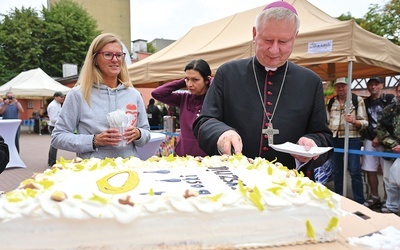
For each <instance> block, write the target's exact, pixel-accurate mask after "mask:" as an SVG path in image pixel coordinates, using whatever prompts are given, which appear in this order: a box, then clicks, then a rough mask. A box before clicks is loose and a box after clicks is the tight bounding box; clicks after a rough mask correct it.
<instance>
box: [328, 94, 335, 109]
mask: <svg viewBox="0 0 400 250" xmlns="http://www.w3.org/2000/svg"><path fill="white" fill-rule="evenodd" d="M335 98H336V96H334V97H332V98H331V99H329V101H328V105H327V106H328V111H329V112H331V108H332V105H333V102H334V101H335Z"/></svg>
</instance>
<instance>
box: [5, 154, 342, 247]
mask: <svg viewBox="0 0 400 250" xmlns="http://www.w3.org/2000/svg"><path fill="white" fill-rule="evenodd" d="M58 165H59V166H60V167H62V169H58V168H52V169H51V170H46V171H45V172H44V173H41V174H37V175H36V176H35V177H34V179H31V180H26V181H24V182H22V183H21V184H20V187H19V188H18V189H16V190H14V191H11V192H9V193H7V194H5V195H3V196H2V197H0V220H1V221H2V223H0V230H1V231H2V232H8V233H10V234H12V233H13V232H14V233H19V234H21V231H22V232H25V233H26V235H25V237H24V241H21V242H19V241H17V242H14V241H13V244H15V246H16V248H19V247H20V248H24V247H25V246H26V247H27V248H28V246H29V244H30V246H37V247H42V246H43V247H46V248H48V247H51V240H49V239H48V237H39V238H40V239H41V240H38V239H37V237H38V236H44V235H47V234H49V235H55V236H57V237H58V238H62V235H63V234H67V233H70V232H72V231H73V232H74V234H73V235H74V237H75V235H76V234H79V235H81V236H82V235H84V236H85V240H84V241H83V243H84V244H83V243H82V241H80V240H79V237H81V236H79V237H77V236H76V238H74V237H72V238H73V239H71V237H70V236H69V237H68V239H65V242H62V240H61V239H59V240H61V241H58V243H56V245H55V246H58V247H59V246H61V245H63V244H65V248H71V247H72V248H74V247H77V246H82V244H83V245H84V246H89V245H90V244H94V243H96V244H97V246H98V244H100V246H113V247H114V246H120V247H127V246H129V247H149V248H151V247H152V246H153V247H154V246H156V245H160V244H164V245H167V246H176V245H179V244H195V245H200V246H202V247H210V246H217V245H220V246H243V245H245V246H246V245H251V244H256V245H262V246H264V245H269V246H274V245H282V244H283V245H287V244H296V243H304V242H319V241H332V240H334V239H335V238H336V235H337V233H338V231H339V228H338V226H333V227H329V226H328V225H329V223H330V222H332V221H336V219H338V218H339V217H340V209H339V208H340V196H338V195H336V194H334V193H332V192H331V191H330V190H328V189H327V188H326V187H325V186H323V185H320V184H316V183H314V182H312V181H311V180H309V179H308V178H307V177H302V176H299V175H298V174H297V176H293V175H296V172H295V171H288V170H287V169H286V168H284V167H282V166H280V165H279V164H277V165H275V164H273V163H271V162H268V161H266V160H264V159H261V158H256V159H254V160H250V159H248V158H246V157H244V156H241V155H236V156H232V157H229V158H228V157H225V156H222V157H221V156H213V157H205V158H202V160H201V161H199V160H198V159H197V158H193V157H185V158H183V157H162V158H150V159H149V160H147V161H140V159H138V158H130V159H122V158H116V159H114V160H110V159H106V160H100V159H89V160H84V161H83V162H81V163H72V162H71V161H63V162H61V163H60V164H58ZM129 171H131V173H137V174H138V177H139V180H138V183H137V186H136V187H134V188H133V189H132V190H129V191H125V190H124V192H120V193H116V194H107V193H104V192H102V191H101V189H100V188H99V186H98V185H97V183H98V181H99V180H101V179H105V177H106V176H107V175H110V174H113V173H114V174H115V173H119V172H122V173H121V174H118V175H116V176H114V177H110V178H109V179H108V183H109V184H111V186H113V187H116V188H120V189H121V187H122V186H124V183H125V182H126V181H127V179H128V177H129V174H128V172H129ZM164 172H168V173H164ZM131 176H134V174H132V175H131ZM132 178H133V179H134V177H132ZM238 180H240V182H241V183H243V184H244V185H245V186H244V188H243V189H241V188H239V186H240V184H239V181H238ZM132 183H134V180H133V181H132V179H131V181H128V182H127V183H126V184H125V185H126V186H128V185H129V184H132ZM229 183H230V185H229ZM32 184H33V185H34V186H35V187H36V188H38V189H31V188H26V187H28V186H32ZM46 185H47V187H46ZM100 186H103V187H104V183H103V185H102V184H100ZM242 187H243V186H242ZM56 191H59V192H62V193H64V194H65V195H66V197H67V198H66V199H64V200H62V201H54V200H52V199H51V196H52V195H53V193H54V192H56ZM185 191H188V192H189V193H194V192H196V193H198V195H197V196H196V197H194V196H193V197H188V198H185V197H184V193H185ZM153 193H154V194H153ZM128 196H129V201H130V202H132V203H133V204H134V205H133V206H131V205H123V204H121V203H120V201H119V200H120V199H126V198H127V197H128ZM27 222H29V223H27ZM67 225H68V226H67ZM99 225H101V226H102V227H106V228H107V229H105V230H104V232H103V231H102V230H98V227H99ZM118 225H119V226H118ZM334 225H336V224H335V223H334ZM307 226H308V228H309V229H308V230H307ZM327 228H329V229H327ZM120 229H121V230H122V231H126V230H127V231H129V235H136V236H138V237H134V239H131V240H130V241H129V240H127V239H125V238H123V235H124V234H121V233H120V232H121V230H120ZM13 230H14V231H13ZM113 230H116V231H115V232H114V231H113ZM33 232H36V233H37V235H35V234H34V233H33ZM139 235H140V237H139ZM182 235H185V238H182ZM112 239H114V241H111V240H112ZM7 241H8V243H9V241H10V239H8V238H7V234H0V247H1V246H2V245H1V244H4V242H6V243H7ZM92 241H93V243H90V242H92ZM62 243H63V244H62ZM85 244H89V245H85ZM121 244H122V245H121ZM63 246H64V245H63Z"/></svg>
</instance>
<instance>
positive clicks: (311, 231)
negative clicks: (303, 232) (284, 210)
mask: <svg viewBox="0 0 400 250" xmlns="http://www.w3.org/2000/svg"><path fill="white" fill-rule="evenodd" d="M306 228H307V236H308V237H309V238H311V239H313V240H315V232H314V228H313V226H312V225H311V222H310V221H309V220H307V221H306Z"/></svg>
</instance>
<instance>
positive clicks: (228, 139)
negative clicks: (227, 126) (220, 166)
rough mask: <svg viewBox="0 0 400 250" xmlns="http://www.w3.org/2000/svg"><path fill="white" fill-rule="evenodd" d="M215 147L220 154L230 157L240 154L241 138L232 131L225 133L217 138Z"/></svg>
mask: <svg viewBox="0 0 400 250" xmlns="http://www.w3.org/2000/svg"><path fill="white" fill-rule="evenodd" d="M217 147H218V151H219V152H220V154H227V155H231V154H232V153H235V154H239V153H242V149H243V143H242V138H240V135H239V134H238V133H237V132H236V131H234V130H228V131H225V132H224V133H222V135H221V136H220V137H219V139H218V142H217Z"/></svg>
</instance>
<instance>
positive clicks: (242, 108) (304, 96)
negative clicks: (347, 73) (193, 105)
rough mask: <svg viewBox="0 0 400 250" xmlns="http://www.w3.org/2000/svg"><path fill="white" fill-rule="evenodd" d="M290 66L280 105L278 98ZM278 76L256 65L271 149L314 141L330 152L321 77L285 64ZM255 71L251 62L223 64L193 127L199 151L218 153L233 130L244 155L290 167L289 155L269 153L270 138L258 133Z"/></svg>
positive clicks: (260, 119) (262, 124)
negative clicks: (273, 131)
mask: <svg viewBox="0 0 400 250" xmlns="http://www.w3.org/2000/svg"><path fill="white" fill-rule="evenodd" d="M286 64H288V65H287V66H288V68H287V74H286V78H285V81H284V83H283V84H284V85H283V88H282V92H281V96H280V99H279V102H278V103H277V98H278V95H279V92H280V89H281V85H282V80H283V77H284V74H285V69H286ZM286 64H284V65H283V66H281V67H279V68H278V69H277V70H276V71H268V72H267V71H266V70H265V68H264V67H263V66H262V65H261V64H260V63H259V62H258V61H257V59H255V60H254V68H255V72H256V75H257V79H258V84H259V89H260V92H261V98H262V99H263V104H264V105H265V108H266V111H267V113H268V115H269V117H271V115H272V114H273V111H274V107H275V106H276V105H277V107H276V110H275V113H274V115H273V117H272V124H273V127H274V129H278V130H279V134H277V135H274V136H273V140H274V144H281V143H284V142H292V143H297V141H298V140H299V139H300V137H302V136H305V137H308V138H311V139H313V140H314V141H315V142H316V144H317V145H318V146H321V147H328V146H329V147H330V146H332V144H331V138H332V133H331V131H330V129H329V128H328V124H327V116H326V109H325V103H324V94H323V87H322V82H321V79H320V77H319V76H318V75H317V74H315V73H314V72H312V71H311V70H309V69H306V68H304V67H301V66H298V65H296V64H294V63H292V62H287V63H286ZM261 98H260V95H259V92H258V90H257V85H256V80H255V77H254V72H253V57H252V58H247V59H241V60H235V61H231V62H227V63H225V64H223V65H222V66H221V67H220V68H219V69H218V70H217V73H216V75H215V78H214V79H213V81H212V84H211V87H210V89H209V90H208V92H207V94H206V98H205V100H204V104H203V108H202V110H201V114H200V116H199V117H198V118H197V120H196V121H195V123H194V125H193V129H194V133H195V135H196V137H197V139H198V141H199V145H200V147H201V148H202V149H203V150H204V151H205V152H206V153H207V154H208V155H215V154H218V149H217V141H218V138H219V136H220V135H221V134H222V133H223V132H225V131H226V130H229V129H234V130H236V131H237V132H238V133H239V135H240V136H241V138H242V141H243V151H242V153H243V155H245V156H247V157H250V158H255V157H263V158H265V159H267V160H270V161H272V160H274V159H277V161H279V162H281V163H282V164H283V165H285V166H287V167H289V168H294V167H295V160H294V158H293V157H292V156H291V155H290V154H286V153H281V152H277V151H275V150H273V149H272V148H271V147H270V146H269V145H268V135H266V134H263V133H262V130H263V129H266V128H267V126H268V123H269V121H268V119H267V118H266V115H265V112H264V108H263V104H262V102H261ZM327 157H328V154H325V155H321V156H320V157H319V158H318V160H317V161H316V162H314V164H313V165H315V166H318V165H322V163H323V162H325V160H326V158H327Z"/></svg>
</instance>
